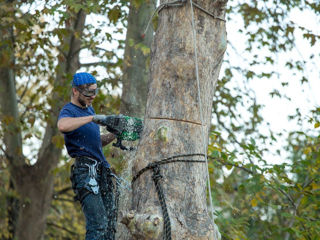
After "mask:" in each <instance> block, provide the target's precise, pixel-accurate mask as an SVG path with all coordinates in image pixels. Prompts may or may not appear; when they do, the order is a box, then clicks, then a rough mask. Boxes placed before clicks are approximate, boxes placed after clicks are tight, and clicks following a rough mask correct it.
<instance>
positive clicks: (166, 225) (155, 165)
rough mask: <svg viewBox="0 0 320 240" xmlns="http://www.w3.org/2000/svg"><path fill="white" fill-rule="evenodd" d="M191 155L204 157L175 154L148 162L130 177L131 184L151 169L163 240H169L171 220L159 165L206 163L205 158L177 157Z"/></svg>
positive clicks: (200, 154)
mask: <svg viewBox="0 0 320 240" xmlns="http://www.w3.org/2000/svg"><path fill="white" fill-rule="evenodd" d="M193 156H201V157H205V155H204V154H202V153H191V154H181V155H175V156H172V157H168V158H164V159H162V160H160V161H157V162H152V163H149V164H148V165H147V166H146V167H145V168H143V169H141V170H140V171H139V172H138V173H137V174H136V175H135V176H134V177H133V179H132V182H131V183H132V184H133V183H134V182H135V181H136V180H137V179H138V178H139V177H140V176H141V175H142V174H143V173H144V172H146V171H147V170H150V169H152V171H153V175H152V180H153V181H154V184H155V187H156V191H157V194H158V198H159V202H160V206H161V210H162V215H163V239H164V240H171V221H170V217H169V213H168V208H167V204H166V199H165V196H164V193H163V190H162V187H161V184H160V179H162V178H163V176H162V175H161V173H160V165H163V164H167V163H174V162H198V163H206V161H205V160H190V159H179V158H181V157H193Z"/></svg>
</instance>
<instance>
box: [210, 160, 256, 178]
mask: <svg viewBox="0 0 320 240" xmlns="http://www.w3.org/2000/svg"><path fill="white" fill-rule="evenodd" d="M208 158H210V159H212V160H216V161H218V162H219V163H221V164H222V165H225V166H233V167H236V168H239V169H242V170H243V171H245V172H247V173H250V174H252V175H254V174H255V172H253V171H251V170H249V169H247V168H245V167H243V166H239V165H237V164H234V163H230V162H225V161H223V160H222V159H220V158H214V157H210V156H208Z"/></svg>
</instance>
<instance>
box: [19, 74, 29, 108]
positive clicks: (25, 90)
mask: <svg viewBox="0 0 320 240" xmlns="http://www.w3.org/2000/svg"><path fill="white" fill-rule="evenodd" d="M30 81H31V77H30V76H29V78H28V81H27V84H26V87H25V88H24V90H23V92H22V94H21V96H20V97H19V100H18V103H21V101H22V99H23V97H24V95H25V94H26V92H27V90H28V86H29V83H30Z"/></svg>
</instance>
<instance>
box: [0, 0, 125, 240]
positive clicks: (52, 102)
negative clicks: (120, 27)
mask: <svg viewBox="0 0 320 240" xmlns="http://www.w3.org/2000/svg"><path fill="white" fill-rule="evenodd" d="M37 4H38V5H37ZM124 4H125V3H124ZM119 5H121V6H123V4H122V3H119ZM65 6H66V3H65V2H64V1H59V2H55V3H53V4H51V5H50V4H49V5H45V6H44V5H41V3H39V2H31V3H29V2H26V3H20V2H15V1H12V2H10V3H2V4H1V14H2V16H3V17H2V19H3V21H2V22H1V37H2V39H1V40H2V41H1V44H2V46H1V59H2V62H1V75H0V76H1V81H0V89H1V102H0V103H1V120H2V121H1V122H2V123H3V124H2V128H1V135H2V136H3V142H4V146H5V147H2V148H1V149H2V152H3V153H4V156H5V159H6V160H7V161H6V162H5V163H3V164H4V166H5V167H6V166H8V172H9V174H10V179H11V180H12V183H13V188H14V192H15V193H16V195H13V196H15V197H16V198H17V199H18V202H19V208H18V209H15V211H17V214H9V215H8V216H16V219H12V220H10V221H9V224H13V226H11V227H10V226H9V229H13V230H14V231H11V232H12V235H11V236H10V235H9V233H8V232H4V233H3V237H4V238H10V239H11V238H16V239H41V238H42V236H43V233H44V229H45V226H46V217H47V215H48V212H49V209H50V203H51V200H52V196H53V179H54V174H52V173H53V172H52V170H53V169H54V168H56V167H57V164H58V161H59V159H60V155H61V150H62V147H63V140H62V136H61V134H60V133H58V130H57V127H56V122H57V116H58V113H59V110H60V109H61V107H62V106H63V104H65V103H66V101H68V99H69V97H70V94H69V93H70V79H71V78H72V75H73V74H74V73H75V72H76V70H77V69H78V68H79V67H80V66H82V63H81V62H80V61H79V54H80V50H83V49H88V48H90V49H93V51H92V52H93V55H99V56H100V57H101V59H102V60H103V56H104V57H105V58H107V57H109V61H106V62H101V61H99V63H90V64H89V63H86V66H90V65H92V64H103V65H107V63H110V65H112V66H118V65H117V62H115V59H112V58H114V56H110V54H109V56H108V55H107V54H105V53H106V51H105V50H104V51H102V52H103V54H101V49H99V50H100V51H99V50H98V48H96V46H97V44H98V42H96V41H95V40H93V39H94V38H93V37H92V36H96V35H97V34H98V33H99V31H96V32H93V33H92V32H91V29H90V28H91V25H86V26H85V19H86V11H87V12H91V13H94V12H106V10H108V15H109V18H110V21H114V22H117V20H118V19H119V18H120V17H121V11H120V9H121V8H120V7H119V6H117V5H116V4H114V5H112V6H110V5H109V6H108V7H104V4H102V7H100V6H97V5H96V2H94V3H93V2H86V3H82V2H81V1H74V2H68V5H67V7H65ZM56 16H58V18H56ZM47 19H49V21H47ZM54 19H58V21H57V22H55V21H53V20H54ZM50 20H52V21H51V22H50ZM49 22H50V23H51V25H50V26H49V25H48V23H49ZM107 37H109V41H111V40H112V38H111V37H110V34H109V35H105V36H104V39H107ZM102 50H103V49H102ZM101 55H102V56H101ZM106 56H107V57H106ZM110 59H112V60H110ZM112 61H113V62H112ZM109 67H110V66H109ZM94 74H95V73H94ZM110 75H112V71H110ZM25 79H26V80H25ZM110 79H111V78H110ZM23 80H25V81H23ZM108 80H109V79H107V80H105V81H104V82H103V83H105V82H107V81H108ZM48 92H50V94H48ZM30 143H33V144H32V145H29V144H30ZM35 143H38V144H39V145H41V146H40V147H38V148H37V147H36V146H35V145H36V144H35ZM23 146H28V147H30V148H31V149H28V151H30V152H31V153H29V154H28V155H25V154H24V150H25V149H23ZM11 196H12V195H11ZM8 207H10V206H8ZM8 209H9V208H8ZM10 209H12V206H11V208H10ZM5 225H6V223H5Z"/></svg>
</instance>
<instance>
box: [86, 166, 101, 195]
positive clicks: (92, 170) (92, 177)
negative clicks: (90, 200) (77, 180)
mask: <svg viewBox="0 0 320 240" xmlns="http://www.w3.org/2000/svg"><path fill="white" fill-rule="evenodd" d="M85 165H86V166H87V167H88V169H89V174H88V178H87V180H86V184H87V185H88V187H89V188H90V189H91V190H92V192H93V193H94V194H98V193H99V185H98V182H97V180H96V178H97V169H96V166H97V161H94V164H87V163H86V164H85Z"/></svg>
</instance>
